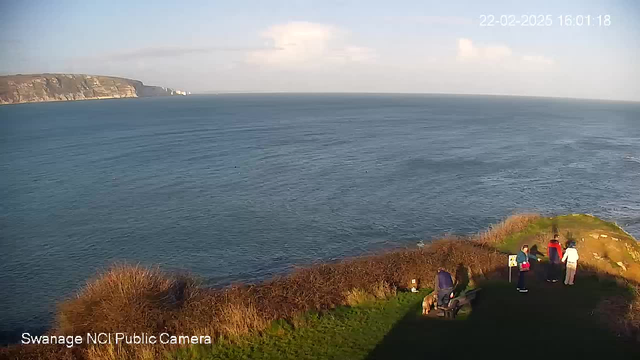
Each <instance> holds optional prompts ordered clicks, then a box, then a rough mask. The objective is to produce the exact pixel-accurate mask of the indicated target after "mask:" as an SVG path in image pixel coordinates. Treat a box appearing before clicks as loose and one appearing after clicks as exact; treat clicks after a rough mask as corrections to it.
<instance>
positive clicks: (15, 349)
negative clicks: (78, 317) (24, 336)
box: [0, 345, 82, 360]
mask: <svg viewBox="0 0 640 360" xmlns="http://www.w3.org/2000/svg"><path fill="white" fill-rule="evenodd" d="M79 358H82V354H81V350H78V349H69V348H67V347H65V346H60V345H12V346H7V347H0V359H7V360H9V359H11V360H41V359H54V360H74V359H79Z"/></svg>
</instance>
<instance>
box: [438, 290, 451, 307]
mask: <svg viewBox="0 0 640 360" xmlns="http://www.w3.org/2000/svg"><path fill="white" fill-rule="evenodd" d="M452 292H453V288H445V289H440V290H438V306H448V305H449V297H450V296H451V293H452Z"/></svg>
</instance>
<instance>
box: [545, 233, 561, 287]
mask: <svg viewBox="0 0 640 360" xmlns="http://www.w3.org/2000/svg"><path fill="white" fill-rule="evenodd" d="M558 238H559V236H558V234H555V235H553V239H552V240H550V241H549V244H548V245H547V256H548V257H549V268H548V270H547V281H548V282H558V274H559V273H560V264H562V246H560V243H559V242H558Z"/></svg>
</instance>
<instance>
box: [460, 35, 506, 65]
mask: <svg viewBox="0 0 640 360" xmlns="http://www.w3.org/2000/svg"><path fill="white" fill-rule="evenodd" d="M512 54H513V52H512V51H511V49H510V48H509V47H508V46H506V45H488V46H476V45H474V43H473V41H471V40H469V39H465V38H461V39H458V60H461V61H469V60H472V61H477V60H480V61H500V60H502V59H506V58H508V57H510V56H511V55H512Z"/></svg>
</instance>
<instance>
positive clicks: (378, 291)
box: [372, 281, 396, 299]
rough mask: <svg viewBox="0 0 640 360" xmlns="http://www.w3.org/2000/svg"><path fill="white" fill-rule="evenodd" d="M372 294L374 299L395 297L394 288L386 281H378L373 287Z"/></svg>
mask: <svg viewBox="0 0 640 360" xmlns="http://www.w3.org/2000/svg"><path fill="white" fill-rule="evenodd" d="M372 294H373V296H374V297H375V298H376V299H387V298H390V297H392V296H395V295H396V288H395V287H394V286H391V285H389V283H387V282H386V281H380V282H379V283H377V284H375V285H374V286H373V293H372Z"/></svg>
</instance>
